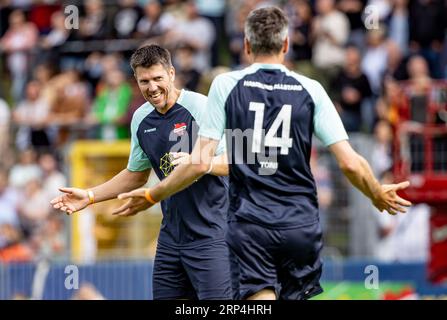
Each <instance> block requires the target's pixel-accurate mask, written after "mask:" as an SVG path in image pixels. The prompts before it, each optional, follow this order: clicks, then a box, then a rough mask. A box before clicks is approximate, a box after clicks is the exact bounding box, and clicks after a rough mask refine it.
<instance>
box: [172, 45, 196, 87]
mask: <svg viewBox="0 0 447 320" xmlns="http://www.w3.org/2000/svg"><path fill="white" fill-rule="evenodd" d="M194 53H195V52H194V48H192V47H190V46H188V45H183V46H181V47H179V48H178V49H177V51H176V55H175V58H174V65H175V69H176V70H177V74H176V78H175V81H176V86H177V87H179V88H185V89H188V90H191V91H197V88H198V86H199V82H200V76H201V73H200V72H199V71H197V70H196V69H195V68H194V63H193V62H194Z"/></svg>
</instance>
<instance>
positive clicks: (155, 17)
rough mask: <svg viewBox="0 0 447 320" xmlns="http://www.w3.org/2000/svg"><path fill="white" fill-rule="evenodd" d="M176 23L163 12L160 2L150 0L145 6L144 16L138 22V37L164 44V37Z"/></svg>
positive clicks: (169, 15)
mask: <svg viewBox="0 0 447 320" xmlns="http://www.w3.org/2000/svg"><path fill="white" fill-rule="evenodd" d="M175 23H176V21H175V18H174V17H173V16H172V15H171V14H170V13H168V12H165V11H164V10H163V7H162V6H161V3H160V0H148V1H147V3H146V5H145V6H144V16H143V17H142V18H141V19H140V21H138V25H137V37H139V38H146V39H153V40H157V39H158V40H160V42H163V38H164V35H166V33H167V32H169V30H171V29H172V28H173V27H174V25H175Z"/></svg>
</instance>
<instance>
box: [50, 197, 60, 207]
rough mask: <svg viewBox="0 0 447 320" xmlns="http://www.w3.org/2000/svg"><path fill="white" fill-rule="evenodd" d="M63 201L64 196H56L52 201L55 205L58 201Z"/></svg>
mask: <svg viewBox="0 0 447 320" xmlns="http://www.w3.org/2000/svg"><path fill="white" fill-rule="evenodd" d="M61 201H62V197H56V198H54V199H53V200H51V201H50V203H51V204H53V205H54V204H56V203H58V202H61Z"/></svg>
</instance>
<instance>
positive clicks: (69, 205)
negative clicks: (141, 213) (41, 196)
mask: <svg viewBox="0 0 447 320" xmlns="http://www.w3.org/2000/svg"><path fill="white" fill-rule="evenodd" d="M149 173H150V170H144V171H130V170H128V169H124V170H122V171H121V172H120V173H118V174H117V175H116V176H114V177H113V178H112V179H110V180H108V181H107V182H105V183H103V184H101V185H99V186H96V187H94V188H91V189H89V190H90V191H91V193H90V195H89V192H88V190H86V189H79V188H60V189H59V190H60V191H61V192H63V193H64V194H63V195H61V196H59V197H56V198H54V199H53V200H51V202H50V203H51V204H52V205H53V208H55V209H60V210H61V211H64V212H66V213H67V214H71V213H73V212H76V211H79V210H82V209H84V208H85V207H87V206H88V205H89V204H91V203H93V202H101V201H106V200H109V199H113V198H116V196H117V195H119V194H120V193H122V192H128V191H130V190H133V189H135V188H138V187H141V186H143V185H144V184H145V183H146V182H147V179H148V177H149Z"/></svg>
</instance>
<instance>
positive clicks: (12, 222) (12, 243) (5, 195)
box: [0, 168, 33, 263]
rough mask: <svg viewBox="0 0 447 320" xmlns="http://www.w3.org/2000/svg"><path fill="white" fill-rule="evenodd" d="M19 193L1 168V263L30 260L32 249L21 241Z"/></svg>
mask: <svg viewBox="0 0 447 320" xmlns="http://www.w3.org/2000/svg"><path fill="white" fill-rule="evenodd" d="M18 206H19V194H18V192H17V191H16V190H15V189H14V188H11V187H9V186H8V174H7V172H6V171H5V170H4V169H2V168H0V263H8V262H19V261H30V260H31V259H32V257H33V253H32V251H31V249H30V248H29V247H28V246H27V245H25V244H23V243H21V242H22V238H23V237H22V232H21V229H20V219H19V214H18Z"/></svg>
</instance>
